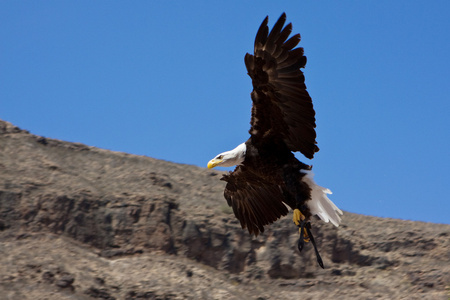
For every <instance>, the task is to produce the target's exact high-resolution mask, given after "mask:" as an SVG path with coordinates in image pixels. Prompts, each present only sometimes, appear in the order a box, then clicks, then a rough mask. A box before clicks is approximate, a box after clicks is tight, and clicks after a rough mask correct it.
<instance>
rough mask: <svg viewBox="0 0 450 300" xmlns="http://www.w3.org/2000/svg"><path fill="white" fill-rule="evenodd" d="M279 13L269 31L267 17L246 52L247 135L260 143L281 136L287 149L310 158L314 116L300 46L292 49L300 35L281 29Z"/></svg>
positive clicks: (313, 148) (314, 148)
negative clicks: (249, 89)
mask: <svg viewBox="0 0 450 300" xmlns="http://www.w3.org/2000/svg"><path fill="white" fill-rule="evenodd" d="M285 21H286V14H284V13H283V14H282V15H281V17H280V18H279V19H278V21H277V22H276V23H275V25H274V27H273V29H272V31H271V32H270V33H269V28H268V26H267V23H268V17H266V18H265V19H264V21H263V22H262V24H261V26H260V28H259V30H258V33H257V34H256V38H255V50H254V52H255V53H254V55H251V54H248V53H247V54H246V56H245V65H246V67H247V71H248V75H249V76H250V77H251V78H252V83H253V92H252V93H251V97H252V100H253V107H252V118H251V122H250V123H251V129H250V131H249V132H250V134H251V135H252V137H253V138H255V139H256V140H257V141H259V142H260V143H264V138H265V137H267V136H272V137H277V138H281V139H282V140H283V141H284V143H285V144H286V145H287V146H288V148H289V149H290V150H291V151H300V152H301V153H303V155H305V156H306V157H307V158H313V156H314V153H315V152H317V151H319V148H318V147H317V146H316V144H317V143H316V131H315V127H316V119H315V112H314V108H313V105H312V100H311V97H310V96H309V94H308V92H307V91H306V86H305V77H304V76H303V72H302V71H300V68H303V67H304V66H305V64H306V57H305V56H304V55H303V48H295V49H294V47H295V46H297V44H298V43H299V42H300V34H296V35H294V36H292V37H291V38H289V39H287V38H288V37H289V35H290V33H291V31H292V25H291V23H289V24H288V25H286V27H284V28H283V26H284V23H285Z"/></svg>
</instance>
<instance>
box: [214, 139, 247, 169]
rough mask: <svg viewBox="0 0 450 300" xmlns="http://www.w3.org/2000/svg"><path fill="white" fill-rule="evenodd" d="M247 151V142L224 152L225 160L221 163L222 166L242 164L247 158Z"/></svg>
mask: <svg viewBox="0 0 450 300" xmlns="http://www.w3.org/2000/svg"><path fill="white" fill-rule="evenodd" d="M246 151H247V146H246V145H245V143H242V144H240V145H239V146H237V147H236V148H234V149H233V150H230V151H227V152H224V153H222V154H221V155H222V156H223V162H222V163H221V164H220V166H222V167H232V166H237V165H240V164H241V163H242V162H243V161H244V159H245V152H246Z"/></svg>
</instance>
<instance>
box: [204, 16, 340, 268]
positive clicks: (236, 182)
mask: <svg viewBox="0 0 450 300" xmlns="http://www.w3.org/2000/svg"><path fill="white" fill-rule="evenodd" d="M285 22H286V14H284V13H283V14H282V15H281V17H280V18H279V19H278V21H277V22H276V23H275V25H274V27H273V28H272V30H271V31H270V32H269V28H268V26H267V24H268V17H266V18H265V19H264V21H263V22H262V24H261V26H260V27H259V30H258V32H257V34H256V38H255V46H254V54H253V55H251V54H248V53H247V54H246V55H245V65H246V67H247V71H248V75H249V76H250V77H251V79H252V84H253V91H252V93H251V98H252V102H253V106H252V112H251V121H250V124H251V128H250V130H249V133H250V138H249V139H248V140H247V141H246V142H245V143H242V144H240V145H239V146H237V147H236V148H235V149H233V150H231V151H227V152H223V153H220V154H219V155H217V156H216V157H215V158H213V159H212V160H210V161H209V162H208V168H214V167H216V166H224V167H231V166H235V165H236V166H237V167H236V168H235V170H234V171H233V172H229V173H228V174H226V175H223V177H222V179H221V180H224V181H226V182H227V184H226V187H225V191H224V196H225V199H226V200H227V202H228V205H229V206H231V207H232V208H233V212H234V214H235V216H236V217H237V219H239V221H240V223H241V226H242V228H243V229H245V228H247V230H248V232H249V233H250V234H254V235H258V234H259V233H261V232H264V226H265V225H268V224H271V223H273V222H275V221H276V220H277V219H279V218H280V217H281V216H285V215H287V214H288V208H287V207H286V205H287V206H288V207H290V208H291V209H292V210H293V221H294V223H295V224H296V225H297V226H298V227H299V232H300V238H299V242H298V248H299V250H300V251H301V250H302V249H303V245H304V243H305V242H309V241H311V242H312V244H313V246H314V250H315V252H316V256H317V260H318V262H319V264H320V266H321V267H322V268H323V262H322V259H321V258H320V255H319V252H318V250H317V247H316V243H315V242H314V237H313V235H312V234H311V230H310V229H311V225H310V222H309V220H310V218H311V217H312V216H313V215H317V216H318V217H319V218H320V219H322V220H323V221H325V222H329V221H330V222H331V223H332V224H333V225H335V226H338V225H339V223H340V221H341V218H340V216H339V215H342V211H341V210H340V209H339V208H338V207H337V206H336V205H335V204H334V203H333V202H331V200H330V199H329V198H328V197H327V194H331V192H330V190H329V189H326V188H323V187H321V186H318V185H317V184H316V183H315V182H314V180H313V176H314V175H313V173H312V170H311V169H312V167H311V166H308V165H306V164H304V163H302V162H300V161H299V160H298V159H297V158H296V157H295V156H294V154H293V152H298V151H299V152H301V153H302V154H303V155H304V156H305V157H307V158H309V159H312V158H313V157H314V153H316V152H317V151H319V148H318V147H317V142H316V131H315V127H316V123H315V122H316V119H315V112H314V108H313V104H312V100H311V97H310V96H309V94H308V92H307V91H306V86H305V78H304V76H303V73H302V71H300V68H303V67H304V66H305V64H306V57H305V56H304V55H303V48H300V47H298V48H295V47H296V46H297V44H298V43H299V42H300V34H295V35H293V36H292V37H290V38H289V39H288V37H289V35H290V34H291V31H292V24H291V23H289V24H287V25H286V26H285V27H284V23H285Z"/></svg>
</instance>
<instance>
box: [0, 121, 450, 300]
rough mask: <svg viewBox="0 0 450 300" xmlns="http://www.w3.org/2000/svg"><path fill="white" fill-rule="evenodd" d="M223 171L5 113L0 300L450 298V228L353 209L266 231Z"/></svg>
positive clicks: (287, 221)
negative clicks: (30, 125)
mask: <svg viewBox="0 0 450 300" xmlns="http://www.w3.org/2000/svg"><path fill="white" fill-rule="evenodd" d="M220 176H221V173H220V172H217V171H213V172H211V171H210V170H207V169H203V168H199V167H195V166H189V165H181V164H174V163H170V162H166V161H161V160H156V159H153V158H149V157H143V156H135V155H129V154H126V153H118V152H111V151H107V150H102V149H97V148H94V147H89V146H86V145H81V144H74V143H68V142H63V141H58V140H52V139H47V138H43V137H39V136H34V135H31V134H29V133H28V132H27V131H24V130H21V129H19V128H17V127H15V126H13V125H12V124H10V123H8V122H4V121H0V266H1V267H0V299H96V298H98V299H259V300H262V299H293V298H294V299H449V297H450V225H443V224H432V223H422V222H411V221H402V220H395V219H383V218H375V217H369V216H362V215H356V214H351V213H345V215H344V218H343V224H342V226H340V227H339V228H337V229H336V228H334V227H333V226H332V225H329V224H321V223H320V222H315V223H314V224H313V226H314V227H313V229H314V232H315V235H316V239H317V242H318V246H319V249H320V251H321V254H322V257H323V259H324V263H325V266H326V268H325V270H322V269H321V268H320V267H318V265H317V263H316V261H315V257H314V252H313V250H312V249H311V248H312V247H310V245H307V247H306V248H307V249H306V250H305V251H304V252H303V253H299V252H298V250H297V249H296V242H297V238H298V233H297V232H296V229H295V227H294V225H293V224H292V221H291V217H290V216H289V217H286V218H283V219H282V220H280V221H279V222H277V223H275V224H274V225H272V226H270V227H269V229H268V230H267V231H266V232H265V233H264V234H263V235H261V236H259V237H257V238H252V237H250V236H249V235H248V234H247V232H245V231H243V230H242V229H240V226H239V224H238V222H237V220H236V219H235V218H234V216H233V215H232V213H231V210H230V208H229V207H228V206H227V205H226V202H225V200H224V199H223V196H222V192H223V187H224V186H223V182H222V181H219V178H220Z"/></svg>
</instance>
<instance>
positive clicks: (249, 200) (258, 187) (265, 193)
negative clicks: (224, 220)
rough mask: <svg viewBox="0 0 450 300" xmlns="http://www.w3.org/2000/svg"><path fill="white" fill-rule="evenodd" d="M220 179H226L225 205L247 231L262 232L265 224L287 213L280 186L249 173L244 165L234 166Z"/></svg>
mask: <svg viewBox="0 0 450 300" xmlns="http://www.w3.org/2000/svg"><path fill="white" fill-rule="evenodd" d="M222 180H224V181H226V182H227V185H226V187H225V191H224V196H225V199H226V200H227V202H228V205H229V206H231V207H232V208H233V212H234V214H235V216H236V218H237V219H238V220H239V221H240V222H241V226H242V228H243V229H245V228H247V229H248V232H249V233H250V234H255V235H258V234H259V233H260V232H264V225H268V224H271V223H273V222H275V221H276V220H277V219H279V218H280V217H281V216H285V215H287V213H288V209H287V207H286V205H284V204H283V200H285V198H284V197H283V192H282V190H281V188H280V187H279V186H278V185H276V184H274V183H272V182H268V181H267V180H264V179H263V178H261V177H259V176H257V175H256V174H254V173H252V172H251V171H249V170H248V169H247V168H246V167H245V166H243V165H239V166H237V167H236V169H235V170H234V171H233V172H231V173H230V174H228V175H224V176H223V178H222Z"/></svg>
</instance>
